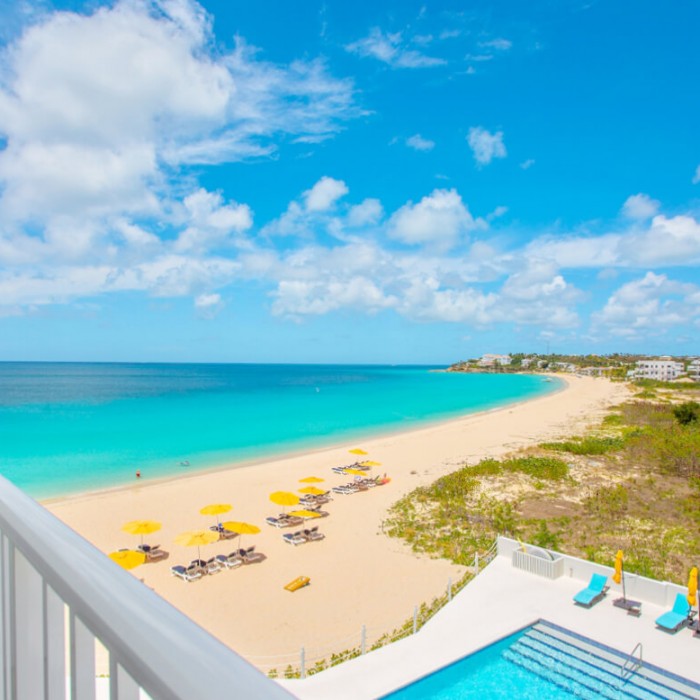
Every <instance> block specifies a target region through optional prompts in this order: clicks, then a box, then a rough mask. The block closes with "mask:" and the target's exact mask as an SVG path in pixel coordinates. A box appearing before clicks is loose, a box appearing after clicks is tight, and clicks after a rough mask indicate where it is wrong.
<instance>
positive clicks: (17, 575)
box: [12, 550, 45, 698]
mask: <svg viewBox="0 0 700 700" xmlns="http://www.w3.org/2000/svg"><path fill="white" fill-rule="evenodd" d="M13 558H14V577H13V578H14V599H15V600H14V608H15V616H14V617H15V619H14V624H13V625H12V628H13V629H12V633H13V635H14V644H15V668H16V681H15V682H16V686H15V690H16V693H17V695H16V697H18V698H41V697H43V696H44V690H45V689H44V645H43V640H44V585H43V581H42V580H41V576H40V575H39V574H38V573H37V571H36V570H35V569H34V567H32V565H31V564H30V563H29V562H28V561H27V560H26V558H25V557H24V556H22V554H21V553H20V552H18V551H17V550H15V552H14V557H13Z"/></svg>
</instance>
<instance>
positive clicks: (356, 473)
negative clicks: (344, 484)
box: [345, 469, 367, 476]
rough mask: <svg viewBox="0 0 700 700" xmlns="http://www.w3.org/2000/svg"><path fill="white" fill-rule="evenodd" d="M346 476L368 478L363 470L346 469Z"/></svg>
mask: <svg viewBox="0 0 700 700" xmlns="http://www.w3.org/2000/svg"><path fill="white" fill-rule="evenodd" d="M345 473H346V474H354V475H355V476H367V472H363V471H362V469H346V470H345Z"/></svg>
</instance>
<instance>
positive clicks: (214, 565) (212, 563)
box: [204, 557, 224, 574]
mask: <svg viewBox="0 0 700 700" xmlns="http://www.w3.org/2000/svg"><path fill="white" fill-rule="evenodd" d="M204 570H205V571H206V572H207V573H208V574H218V573H219V571H223V570H224V567H223V565H222V564H221V562H220V561H219V560H218V559H217V557H212V558H211V559H209V560H207V563H206V564H205V565H204Z"/></svg>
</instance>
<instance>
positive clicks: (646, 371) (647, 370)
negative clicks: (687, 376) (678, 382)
mask: <svg viewBox="0 0 700 700" xmlns="http://www.w3.org/2000/svg"><path fill="white" fill-rule="evenodd" d="M684 371H685V366H684V365H683V363H682V362H676V361H675V360H672V359H671V358H670V357H661V358H660V359H658V360H639V361H638V362H637V367H636V369H634V370H632V371H631V372H630V375H629V376H630V377H632V378H634V379H656V380H658V381H660V382H669V381H672V380H674V379H678V377H680V376H681V374H683V373H684Z"/></svg>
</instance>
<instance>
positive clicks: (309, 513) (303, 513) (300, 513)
mask: <svg viewBox="0 0 700 700" xmlns="http://www.w3.org/2000/svg"><path fill="white" fill-rule="evenodd" d="M290 515H295V516H296V517H298V518H304V519H305V520H309V519H311V518H320V517H321V514H320V513H317V512H316V511H313V510H293V511H292V512H291V513H290Z"/></svg>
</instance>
